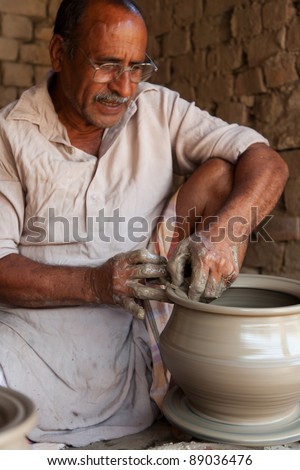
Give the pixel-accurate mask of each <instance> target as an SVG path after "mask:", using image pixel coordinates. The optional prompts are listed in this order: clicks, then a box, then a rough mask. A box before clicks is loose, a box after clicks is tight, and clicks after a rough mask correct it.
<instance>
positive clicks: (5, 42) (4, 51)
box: [0, 37, 19, 61]
mask: <svg viewBox="0 0 300 470" xmlns="http://www.w3.org/2000/svg"><path fill="white" fill-rule="evenodd" d="M18 51H19V43H18V41H16V40H15V39H8V38H1V37H0V60H10V61H15V60H16V59H17V57H18Z"/></svg>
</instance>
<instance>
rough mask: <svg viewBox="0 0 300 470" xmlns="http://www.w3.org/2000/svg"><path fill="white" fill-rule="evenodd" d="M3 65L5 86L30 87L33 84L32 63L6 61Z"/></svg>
mask: <svg viewBox="0 0 300 470" xmlns="http://www.w3.org/2000/svg"><path fill="white" fill-rule="evenodd" d="M2 67H3V85H4V86H8V87H10V86H11V87H14V86H15V87H20V88H28V87H30V86H31V85H32V83H33V81H32V80H33V67H32V65H28V64H18V63H9V62H4V63H3V65H2Z"/></svg>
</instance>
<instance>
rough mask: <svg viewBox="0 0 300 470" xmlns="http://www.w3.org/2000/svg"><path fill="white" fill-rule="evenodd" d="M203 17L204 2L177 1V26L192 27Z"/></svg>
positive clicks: (174, 12)
mask: <svg viewBox="0 0 300 470" xmlns="http://www.w3.org/2000/svg"><path fill="white" fill-rule="evenodd" d="M202 15H203V0H189V1H188V2H187V1H186V0H175V2H174V6H173V17H174V22H175V24H177V25H179V26H180V27H181V26H186V25H190V24H192V23H194V22H195V20H196V19H199V18H201V17H202Z"/></svg>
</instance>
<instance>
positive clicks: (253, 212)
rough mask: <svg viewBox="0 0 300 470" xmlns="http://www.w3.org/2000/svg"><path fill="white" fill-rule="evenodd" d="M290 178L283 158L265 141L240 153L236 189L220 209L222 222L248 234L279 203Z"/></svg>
mask: <svg viewBox="0 0 300 470" xmlns="http://www.w3.org/2000/svg"><path fill="white" fill-rule="evenodd" d="M287 178H288V167H287V165H286V164H285V162H284V161H283V160H282V158H281V157H280V156H279V155H278V154H277V153H276V152H275V151H274V150H272V149H271V148H269V147H267V146H266V145H264V144H254V145H252V146H251V147H249V148H248V149H247V150H246V151H245V152H244V153H243V154H242V155H241V157H240V159H239V161H238V163H237V165H236V170H235V179H234V185H233V189H232V192H231V194H230V196H229V198H228V200H227V201H226V203H225V204H224V206H223V207H222V208H221V210H220V211H219V213H218V214H217V215H218V220H219V226H224V227H227V229H228V231H232V230H234V232H235V233H234V234H233V235H234V236H236V237H239V236H248V235H249V234H250V233H251V232H252V230H253V229H254V228H255V227H256V226H257V225H258V224H259V223H260V222H261V221H262V220H263V219H264V218H265V217H266V216H267V215H268V214H269V213H270V211H271V210H272V209H273V208H274V206H275V205H276V203H277V201H278V199H279V197H280V195H281V194H282V192H283V189H284V186H285V184H286V181H287Z"/></svg>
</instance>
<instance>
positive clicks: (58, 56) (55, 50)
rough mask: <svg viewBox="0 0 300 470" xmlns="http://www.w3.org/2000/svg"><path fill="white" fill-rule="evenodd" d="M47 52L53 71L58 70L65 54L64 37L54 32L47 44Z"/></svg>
mask: <svg viewBox="0 0 300 470" xmlns="http://www.w3.org/2000/svg"><path fill="white" fill-rule="evenodd" d="M49 53H50V59H51V64H52V69H53V71H54V72H60V71H61V69H62V63H63V59H64V55H65V47H64V39H63V37H62V36H60V35H59V34H54V36H53V37H52V39H51V41H50V44H49Z"/></svg>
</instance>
